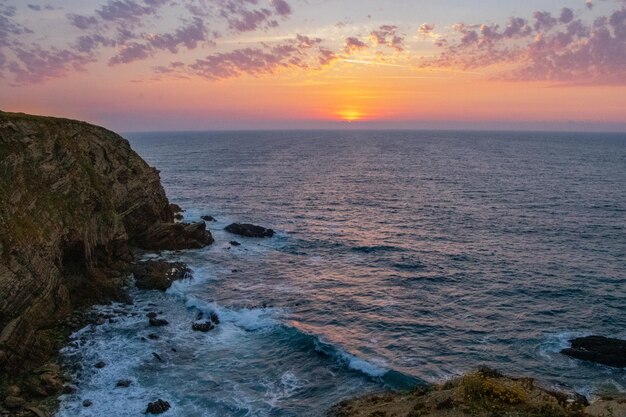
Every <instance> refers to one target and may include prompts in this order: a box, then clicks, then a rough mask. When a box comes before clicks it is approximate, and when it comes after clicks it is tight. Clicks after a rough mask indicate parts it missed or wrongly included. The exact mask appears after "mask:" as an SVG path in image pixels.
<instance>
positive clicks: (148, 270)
mask: <svg viewBox="0 0 626 417" xmlns="http://www.w3.org/2000/svg"><path fill="white" fill-rule="evenodd" d="M190 274H191V270H190V269H189V268H188V267H187V265H185V264H184V263H182V262H164V261H144V262H138V263H136V264H135V265H134V266H133V275H134V276H135V285H136V286H137V288H139V289H142V290H160V291H165V290H167V289H168V288H169V287H170V286H171V285H172V282H174V281H177V280H180V279H185V278H188V277H191V275H190Z"/></svg>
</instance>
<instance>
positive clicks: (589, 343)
mask: <svg viewBox="0 0 626 417" xmlns="http://www.w3.org/2000/svg"><path fill="white" fill-rule="evenodd" d="M570 343H571V344H572V347H571V348H567V349H563V350H562V351H561V353H562V354H564V355H567V356H571V357H572V358H576V359H582V360H585V361H590V362H596V363H600V364H602V365H607V366H613V367H616V368H625V367H626V340H620V339H610V338H607V337H602V336H587V337H579V338H576V339H573V340H570Z"/></svg>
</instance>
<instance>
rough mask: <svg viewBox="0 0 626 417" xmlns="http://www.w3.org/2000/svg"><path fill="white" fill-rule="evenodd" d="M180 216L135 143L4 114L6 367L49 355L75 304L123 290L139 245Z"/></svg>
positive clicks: (0, 137) (0, 192) (0, 224)
mask: <svg viewBox="0 0 626 417" xmlns="http://www.w3.org/2000/svg"><path fill="white" fill-rule="evenodd" d="M172 222H173V214H172V211H171V209H170V207H169V202H168V200H167V197H166V196H165V192H164V190H163V187H162V186H161V183H160V178H159V173H158V171H157V170H156V169H154V168H152V167H150V166H149V165H148V164H147V163H146V162H145V161H143V160H142V159H141V158H140V157H139V155H137V153H135V152H134V151H133V150H132V149H131V147H130V144H129V143H128V141H127V140H125V139H123V138H122V137H120V136H119V135H117V134H115V133H113V132H111V131H108V130H106V129H104V128H101V127H97V126H93V125H90V124H88V123H84V122H79V121H74V120H66V119H58V118H51V117H39V116H30V115H25V114H15V113H4V112H0V373H2V372H6V373H8V374H16V373H18V372H21V371H26V370H29V369H32V368H33V367H36V366H39V365H41V364H42V363H43V362H44V361H45V360H47V359H48V357H49V356H50V355H51V354H53V353H54V352H55V350H56V349H57V348H58V346H56V345H55V343H54V333H53V330H52V329H53V328H54V326H55V325H56V323H58V321H59V320H60V319H62V318H64V317H65V316H67V315H68V314H70V313H71V312H72V310H73V309H74V308H76V307H80V306H84V305H89V304H93V303H96V302H102V301H105V300H110V299H116V298H117V299H119V298H120V297H122V296H123V293H122V291H121V287H122V284H123V282H124V281H125V278H126V277H127V275H128V274H127V270H128V266H129V263H130V261H131V260H132V254H131V251H130V249H129V247H130V246H132V245H137V246H146V244H147V241H146V236H147V235H148V234H149V231H150V230H151V228H154V227H155V226H158V228H160V229H158V230H162V229H163V227H164V226H163V225H169V224H172ZM172 226H174V225H172ZM194 232H195V233H198V230H195V231H194ZM201 232H202V234H203V236H204V237H205V239H204V243H203V244H208V243H210V242H211V241H212V238H210V234H209V233H207V232H205V231H204V228H202V231H201ZM164 249H167V247H164Z"/></svg>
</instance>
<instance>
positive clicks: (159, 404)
mask: <svg viewBox="0 0 626 417" xmlns="http://www.w3.org/2000/svg"><path fill="white" fill-rule="evenodd" d="M170 408H171V406H170V403H168V402H167V401H163V400H161V399H158V400H156V401H155V402H153V403H149V404H148V408H146V414H162V413H164V412H166V411H167V410H169V409H170Z"/></svg>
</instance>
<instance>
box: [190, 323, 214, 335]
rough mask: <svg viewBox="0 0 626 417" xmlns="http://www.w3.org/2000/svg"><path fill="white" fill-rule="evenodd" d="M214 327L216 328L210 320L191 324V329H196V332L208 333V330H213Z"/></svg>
mask: <svg viewBox="0 0 626 417" xmlns="http://www.w3.org/2000/svg"><path fill="white" fill-rule="evenodd" d="M214 328H215V326H214V325H213V323H211V322H210V321H203V322H200V323H193V324H192V325H191V329H192V330H193V331H196V332H204V333H206V332H208V331H210V330H213V329H214Z"/></svg>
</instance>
